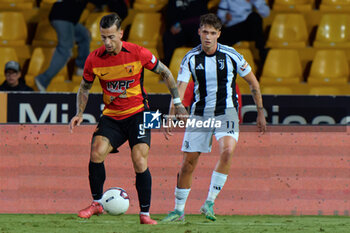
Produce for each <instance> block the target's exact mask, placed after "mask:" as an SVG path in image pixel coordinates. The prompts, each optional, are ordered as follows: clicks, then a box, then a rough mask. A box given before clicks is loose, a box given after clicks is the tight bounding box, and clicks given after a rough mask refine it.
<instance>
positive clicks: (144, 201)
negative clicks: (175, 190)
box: [136, 168, 152, 213]
mask: <svg viewBox="0 0 350 233" xmlns="http://www.w3.org/2000/svg"><path fill="white" fill-rule="evenodd" d="M136 190H137V195H138V197H139V203H140V210H141V212H146V213H147V212H149V208H150V206H151V193H152V176H151V173H150V171H149V169H148V168H147V170H146V171H144V172H143V173H136Z"/></svg>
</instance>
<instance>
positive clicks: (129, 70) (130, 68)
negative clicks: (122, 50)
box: [125, 65, 134, 74]
mask: <svg viewBox="0 0 350 233" xmlns="http://www.w3.org/2000/svg"><path fill="white" fill-rule="evenodd" d="M125 69H126V72H127V73H128V74H132V73H133V72H134V66H133V65H130V66H126V67H125Z"/></svg>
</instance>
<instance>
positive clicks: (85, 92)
mask: <svg viewBox="0 0 350 233" xmlns="http://www.w3.org/2000/svg"><path fill="white" fill-rule="evenodd" d="M91 87H92V83H87V82H85V80H84V79H83V80H82V81H81V83H80V88H79V90H78V93H77V113H76V115H75V116H74V117H73V118H72V120H71V121H70V123H69V127H70V131H71V132H73V129H74V127H76V126H79V125H80V124H81V122H82V121H83V113H84V110H85V107H86V104H87V102H88V99H89V90H90V89H91Z"/></svg>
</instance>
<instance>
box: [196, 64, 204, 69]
mask: <svg viewBox="0 0 350 233" xmlns="http://www.w3.org/2000/svg"><path fill="white" fill-rule="evenodd" d="M196 70H204V66H203V65H202V63H200V64H199V65H198V66H197V67H196Z"/></svg>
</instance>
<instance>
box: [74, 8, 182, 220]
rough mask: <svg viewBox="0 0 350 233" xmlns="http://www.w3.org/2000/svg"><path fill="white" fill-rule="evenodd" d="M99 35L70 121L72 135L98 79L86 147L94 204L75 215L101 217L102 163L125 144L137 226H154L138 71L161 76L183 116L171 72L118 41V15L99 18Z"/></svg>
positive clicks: (147, 138) (143, 98) (145, 107)
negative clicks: (97, 105) (96, 110)
mask: <svg viewBox="0 0 350 233" xmlns="http://www.w3.org/2000/svg"><path fill="white" fill-rule="evenodd" d="M100 33H101V39H102V41H103V43H104V45H103V46H102V47H100V48H98V49H96V50H95V51H93V52H92V53H90V55H89V56H88V58H87V60H86V62H85V67H84V76H83V80H82V82H81V84H80V88H79V91H78V93H77V113H76V115H75V116H74V117H73V118H72V120H71V122H70V129H71V131H72V130H73V129H74V128H75V127H76V126H79V125H80V123H81V122H82V121H83V112H84V110H85V107H86V104H87V101H88V96H89V89H90V88H91V86H92V83H93V81H94V79H95V78H96V77H97V78H98V79H99V81H100V84H101V86H102V89H103V102H104V104H105V108H104V110H103V112H102V117H101V119H100V121H99V124H98V126H97V128H96V130H95V132H94V134H93V138H92V142H91V153H90V163H89V181H90V189H91V194H92V197H93V202H92V204H91V205H90V206H88V207H87V208H85V209H82V210H81V211H79V213H78V216H79V217H82V218H90V217H91V216H92V215H94V214H96V215H98V214H101V213H102V212H103V206H102V205H101V204H100V202H99V201H100V199H101V197H102V194H103V184H104V181H105V179H106V174H105V167H104V160H105V158H106V156H107V155H108V154H109V153H116V152H118V150H117V149H118V147H119V146H121V145H122V144H123V143H124V142H125V141H127V140H128V141H129V146H130V149H131V158H132V162H133V167H134V171H135V173H136V190H137V193H138V198H139V205H140V223H141V224H157V222H156V221H155V220H153V219H151V218H150V215H149V209H150V205H151V186H152V178H151V173H150V171H149V169H148V165H147V158H148V150H149V147H150V139H151V134H150V129H145V128H144V122H143V112H144V111H145V110H148V109H149V106H148V102H147V94H146V92H145V90H144V88H143V75H142V74H143V69H144V68H146V69H149V70H152V71H153V72H155V73H157V74H159V75H160V76H161V78H162V79H163V80H164V82H165V83H166V85H167V87H168V88H169V91H170V93H171V95H172V98H173V103H174V105H175V108H176V113H177V114H179V115H182V116H184V117H185V116H186V115H187V112H186V110H185V108H184V106H183V105H182V103H181V100H180V98H179V94H178V90H177V85H176V82H175V80H174V78H173V76H172V74H171V72H170V70H169V69H168V68H167V67H166V66H165V65H164V64H163V63H161V62H160V61H159V60H158V59H157V58H156V57H155V56H154V55H153V54H152V53H151V52H150V51H149V50H147V49H146V48H143V47H141V46H139V45H136V44H133V43H128V42H125V41H122V37H123V30H122V29H121V19H120V17H119V16H118V15H117V14H109V15H106V16H104V17H103V18H102V19H101V21H100Z"/></svg>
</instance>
